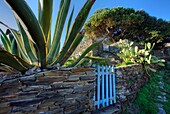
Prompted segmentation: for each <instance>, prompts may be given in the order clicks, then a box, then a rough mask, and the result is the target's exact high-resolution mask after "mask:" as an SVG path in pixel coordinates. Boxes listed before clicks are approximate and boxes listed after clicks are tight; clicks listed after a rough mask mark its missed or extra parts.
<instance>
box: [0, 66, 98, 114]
mask: <svg viewBox="0 0 170 114" xmlns="http://www.w3.org/2000/svg"><path fill="white" fill-rule="evenodd" d="M94 71H95V69H92V68H72V69H63V70H60V71H58V70H52V71H47V72H41V73H38V74H32V75H28V76H26V75H25V76H21V75H13V76H8V77H7V76H2V77H1V80H0V114H9V113H12V114H21V113H24V114H27V113H29V114H30V113H31V114H34V113H35V114H38V113H40V114H71V113H72V114H73V113H74V114H76V113H80V112H86V111H92V110H93V108H94V102H93V96H94V80H95V72H94Z"/></svg>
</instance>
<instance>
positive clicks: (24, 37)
mask: <svg viewBox="0 0 170 114" xmlns="http://www.w3.org/2000/svg"><path fill="white" fill-rule="evenodd" d="M17 24H18V28H19V30H20V33H21V36H22V37H21V38H22V39H20V42H22V43H21V44H24V45H22V49H24V48H25V53H27V55H28V57H29V58H30V60H31V61H32V62H33V63H34V62H37V61H38V59H37V57H36V55H35V54H34V53H33V48H34V46H32V47H31V45H30V44H31V43H32V41H31V40H30V39H29V38H28V36H27V34H26V32H25V31H24V29H23V27H22V26H21V24H20V22H19V21H17ZM21 40H22V41H21ZM35 45H36V44H35ZM31 48H32V49H31Z"/></svg>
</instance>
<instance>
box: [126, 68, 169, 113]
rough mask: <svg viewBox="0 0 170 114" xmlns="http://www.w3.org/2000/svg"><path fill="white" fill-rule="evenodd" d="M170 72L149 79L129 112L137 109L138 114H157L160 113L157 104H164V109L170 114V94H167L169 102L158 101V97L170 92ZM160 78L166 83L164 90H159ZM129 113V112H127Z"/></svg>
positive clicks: (156, 74) (163, 72) (165, 71)
mask: <svg viewBox="0 0 170 114" xmlns="http://www.w3.org/2000/svg"><path fill="white" fill-rule="evenodd" d="M168 74H169V75H170V71H167V70H164V71H160V72H157V73H155V74H154V76H152V77H150V78H149V81H148V82H147V83H146V84H145V85H144V86H143V87H142V88H141V90H140V91H139V92H138V94H137V96H136V99H135V101H134V103H133V104H132V106H131V107H128V108H127V110H129V109H130V110H134V109H136V110H137V111H135V112H137V113H138V114H157V113H158V112H159V109H158V107H157V106H156V104H155V103H161V104H163V108H164V110H165V111H166V113H167V114H170V94H169V93H166V98H167V100H168V102H161V101H160V100H158V98H157V96H160V95H161V92H163V91H167V92H170V84H169V82H168V80H170V77H169V76H168ZM158 75H159V76H162V77H163V81H164V90H161V89H160V88H159V81H160V80H159V78H158ZM127 112H128V111H127ZM127 112H126V114H127Z"/></svg>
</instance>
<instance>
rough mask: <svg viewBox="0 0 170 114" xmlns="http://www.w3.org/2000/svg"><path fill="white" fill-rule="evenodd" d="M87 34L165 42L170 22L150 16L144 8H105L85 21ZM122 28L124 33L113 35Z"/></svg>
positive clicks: (169, 29)
mask: <svg viewBox="0 0 170 114" xmlns="http://www.w3.org/2000/svg"><path fill="white" fill-rule="evenodd" d="M84 28H85V31H86V36H87V37H89V38H108V37H109V38H114V40H116V41H117V40H119V39H120V38H123V39H129V40H132V41H136V42H139V43H142V44H144V43H146V42H151V43H153V42H155V43H157V44H159V43H162V42H165V41H166V39H167V38H168V37H169V36H170V22H168V21H165V20H163V19H157V18H156V17H154V16H150V15H149V14H148V13H147V12H145V11H144V10H134V9H132V8H123V7H118V8H112V9H109V8H104V9H99V10H97V11H96V12H95V13H94V14H93V15H92V16H91V17H90V19H89V20H88V21H87V22H86V23H85V27H84ZM118 29H121V31H122V34H120V35H119V36H117V37H113V36H112V35H111V34H113V33H114V32H115V31H117V30H118Z"/></svg>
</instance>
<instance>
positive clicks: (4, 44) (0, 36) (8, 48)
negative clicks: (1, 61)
mask: <svg viewBox="0 0 170 114" xmlns="http://www.w3.org/2000/svg"><path fill="white" fill-rule="evenodd" d="M0 40H1V41H2V44H3V46H4V49H5V50H6V51H8V52H11V50H10V46H9V45H8V43H7V42H6V40H5V38H4V37H3V36H2V35H0Z"/></svg>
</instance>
